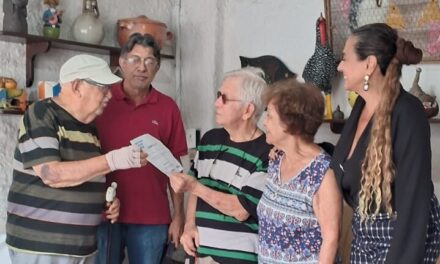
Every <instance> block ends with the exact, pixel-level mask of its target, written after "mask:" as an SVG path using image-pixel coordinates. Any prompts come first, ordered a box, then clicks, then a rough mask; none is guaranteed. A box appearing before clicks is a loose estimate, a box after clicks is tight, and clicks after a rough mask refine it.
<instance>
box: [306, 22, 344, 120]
mask: <svg viewBox="0 0 440 264" xmlns="http://www.w3.org/2000/svg"><path fill="white" fill-rule="evenodd" d="M315 31H316V45H315V52H314V53H313V55H312V57H310V59H309V60H308V61H307V64H306V66H305V67H304V71H303V74H302V77H303V78H304V81H306V82H307V83H311V84H313V85H315V86H316V87H318V88H319V89H321V91H322V92H323V93H324V100H325V114H324V120H330V119H332V107H331V91H332V84H331V80H332V79H333V77H334V76H335V75H336V73H337V70H336V69H337V63H336V59H335V56H334V55H333V52H332V50H331V49H330V46H329V43H328V38H327V21H326V20H325V18H324V17H323V16H322V14H321V16H320V17H319V18H318V19H317V20H316V27H315Z"/></svg>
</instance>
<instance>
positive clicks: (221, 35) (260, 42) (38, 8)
mask: <svg viewBox="0 0 440 264" xmlns="http://www.w3.org/2000/svg"><path fill="white" fill-rule="evenodd" d="M2 2H3V0H0V6H2ZM29 2H30V4H29V6H28V13H29V17H28V19H29V20H30V22H29V25H30V26H29V29H30V33H32V34H39V32H40V27H41V22H40V16H41V14H42V10H43V9H42V4H41V2H42V1H29ZM81 2H82V1H79V0H76V1H61V8H62V9H64V10H65V15H64V22H63V24H62V29H61V30H62V33H61V37H62V38H67V39H70V38H71V35H70V32H69V28H70V26H71V24H72V22H73V20H74V18H75V17H76V16H77V15H78V14H79V13H80V10H81V4H80V3H81ZM104 3H105V4H104ZM127 3H131V6H129V5H128V4H127ZM99 7H100V11H101V18H102V19H103V21H104V22H105V25H106V37H105V39H104V43H103V44H105V45H115V44H116V42H115V32H114V27H115V23H116V20H117V19H118V18H125V17H134V16H137V15H140V14H145V15H147V16H149V17H151V18H154V19H158V20H161V21H163V22H165V23H167V24H168V26H169V28H170V29H171V31H172V32H173V33H174V34H175V35H176V39H177V46H176V49H175V50H176V55H177V58H176V60H164V61H163V64H162V67H161V70H160V71H159V74H158V76H157V80H156V81H155V82H154V84H155V85H156V86H157V87H158V88H159V90H162V91H164V92H165V93H167V94H169V95H171V96H172V97H173V98H175V99H176V100H177V101H178V103H179V105H180V106H181V111H182V114H183V118H184V121H185V125H186V127H188V128H199V129H201V130H202V131H203V132H204V131H206V130H208V129H210V128H212V127H214V126H215V123H214V119H213V106H212V104H213V102H214V98H215V91H216V89H217V87H218V85H219V83H220V81H221V77H222V74H223V73H224V72H226V71H229V70H232V69H235V68H238V67H240V62H239V58H238V56H239V55H243V56H247V57H257V56H261V55H275V56H277V57H279V58H280V59H282V60H283V61H284V62H285V63H286V65H287V66H288V67H289V68H290V70H292V71H293V72H296V73H297V74H298V75H299V76H301V74H302V69H303V68H304V65H305V64H306V62H307V60H308V58H309V57H310V56H311V55H312V54H313V51H314V44H315V29H314V28H315V21H316V19H317V18H318V16H319V14H320V13H321V12H323V11H324V3H323V0H309V1H303V0H240V1H236V0H181V1H179V0H168V1H166V0H147V1H146V0H131V1H128V2H127V1H117V0H106V1H102V0H101V1H99ZM1 16H2V13H1V12H0V26H1V23H2V22H1ZM0 28H1V27H0ZM166 49H168V50H171V51H173V50H174V47H173V45H172V44H171V45H170V46H169V47H167V48H166ZM23 52H24V48H23V46H22V45H18V44H10V43H5V42H1V41H0V76H3V75H6V76H14V77H15V78H16V79H17V80H18V83H19V85H20V86H24V58H23V56H21V55H20V54H23ZM73 54H76V53H75V52H72V51H65V50H52V51H50V52H49V53H48V54H45V55H39V56H38V57H37V60H36V71H35V73H36V78H35V79H36V81H38V80H42V79H50V80H56V79H57V72H58V69H59V67H60V66H61V64H62V63H63V62H64V61H65V60H66V59H67V58H69V57H70V56H72V55H73ZM5 65H7V67H5ZM176 65H177V67H176ZM421 67H422V69H423V72H422V75H421V80H420V85H421V87H422V88H423V89H425V91H426V92H429V93H434V94H436V95H437V96H439V95H440V88H439V83H440V77H438V72H439V70H440V66H439V65H421ZM414 73H415V70H414V67H405V68H404V70H403V76H404V77H403V79H402V83H403V85H404V86H405V87H409V86H410V85H411V83H412V79H413V77H414ZM334 83H335V85H334V89H333V106H334V107H336V104H340V105H341V107H342V109H343V110H344V111H345V112H346V114H348V112H349V110H350V108H349V106H348V105H347V103H346V99H345V91H344V88H343V85H342V83H341V82H340V80H336V81H335V82H334ZM16 121H17V117H16V116H7V115H0V124H1V125H0V154H1V156H0V234H1V233H2V232H4V216H5V211H4V204H5V201H6V190H7V187H8V186H9V184H10V175H11V170H12V169H11V166H10V162H11V157H12V151H13V145H14V144H13V143H14V142H13V141H14V140H13V139H14V138H15V131H16ZM431 128H432V139H431V142H432V149H433V177H434V179H435V182H436V183H437V195H438V196H439V195H440V162H439V158H438V157H440V124H433V125H432V126H431ZM337 138H338V135H334V134H332V133H331V132H330V129H329V128H328V124H323V126H322V128H321V129H320V131H319V133H318V135H317V138H316V140H317V141H323V140H326V141H330V142H333V143H335V142H336V141H337ZM0 262H1V263H4V262H3V261H2V260H1V258H0Z"/></svg>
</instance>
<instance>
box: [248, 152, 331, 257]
mask: <svg viewBox="0 0 440 264" xmlns="http://www.w3.org/2000/svg"><path fill="white" fill-rule="evenodd" d="M283 156H284V153H282V152H281V153H279V155H276V157H275V159H274V160H273V161H270V162H269V168H268V179H267V182H266V186H265V189H264V191H263V196H262V198H261V200H260V202H259V204H258V208H257V213H258V219H259V231H258V232H259V234H258V237H259V245H258V263H277V264H281V263H317V262H318V255H319V250H320V247H321V242H322V238H321V230H320V228H319V224H318V220H317V218H316V216H315V214H314V212H313V206H312V199H313V195H314V194H315V192H316V191H317V190H318V188H319V186H320V185H321V182H322V179H323V177H324V175H325V173H326V171H327V170H328V168H329V165H330V159H331V157H330V156H329V155H328V154H326V153H325V152H324V151H322V152H321V153H319V154H318V155H317V156H316V157H315V158H314V159H313V160H311V161H310V163H309V164H308V165H307V166H306V167H304V168H303V169H302V171H301V172H300V173H299V174H298V175H296V176H295V177H292V178H291V179H290V180H289V181H288V182H286V183H281V179H280V164H281V160H282V158H283Z"/></svg>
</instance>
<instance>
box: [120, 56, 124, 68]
mask: <svg viewBox="0 0 440 264" xmlns="http://www.w3.org/2000/svg"><path fill="white" fill-rule="evenodd" d="M123 65H125V59H124V58H122V56H119V67H120V68H121V69H122V68H123V67H124V66H123Z"/></svg>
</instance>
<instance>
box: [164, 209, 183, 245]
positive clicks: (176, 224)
mask: <svg viewBox="0 0 440 264" xmlns="http://www.w3.org/2000/svg"><path fill="white" fill-rule="evenodd" d="M183 222H184V219H183V216H175V217H173V220H171V224H170V227H169V228H168V241H169V242H171V243H173V244H174V247H175V248H178V247H179V245H180V237H181V235H182V232H183Z"/></svg>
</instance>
